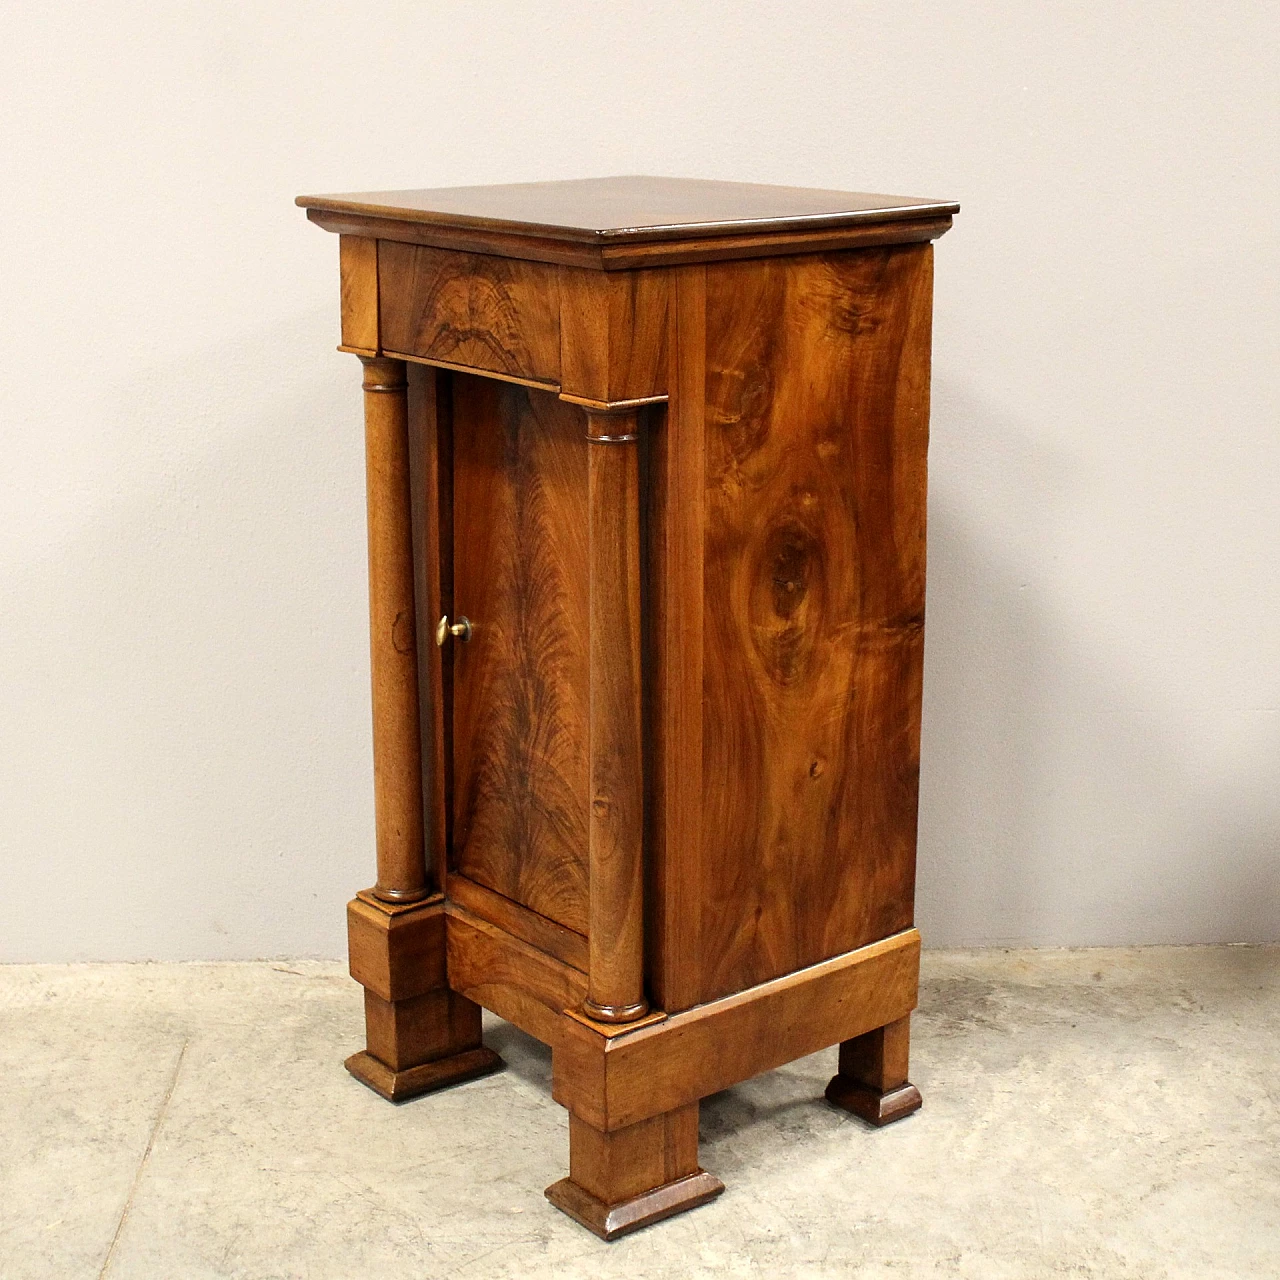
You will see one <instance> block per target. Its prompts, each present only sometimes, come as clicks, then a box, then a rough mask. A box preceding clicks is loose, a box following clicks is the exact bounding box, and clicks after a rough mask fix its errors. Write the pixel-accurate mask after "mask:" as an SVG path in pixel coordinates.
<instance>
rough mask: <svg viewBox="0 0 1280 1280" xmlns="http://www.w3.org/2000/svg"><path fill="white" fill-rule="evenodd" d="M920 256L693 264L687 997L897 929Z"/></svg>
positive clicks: (895, 251)
mask: <svg viewBox="0 0 1280 1280" xmlns="http://www.w3.org/2000/svg"><path fill="white" fill-rule="evenodd" d="M931 254H932V249H931V247H930V246H927V245H924V246H906V247H895V248H886V249H868V250H862V251H856V252H850V253H841V254H827V255H821V256H812V257H803V258H792V259H783V258H780V259H774V260H768V261H756V262H745V263H725V264H718V265H715V266H711V267H708V268H707V300H706V333H707V340H706V405H707V407H706V436H705V440H706V467H705V477H706V495H705V499H706V541H705V550H704V555H705V574H704V577H705V601H706V616H705V621H704V638H703V650H704V657H703V684H702V687H703V727H702V737H703V742H702V750H703V764H704V784H703V815H702V836H703V840H702V865H701V886H702V893H701V911H702V915H701V931H700V932H701V945H702V992H701V998H702V999H704V1000H707V999H713V998H716V997H718V996H722V995H725V994H727V993H729V992H732V991H736V990H739V989H741V988H743V987H746V986H750V985H752V984H754V983H758V982H764V981H767V980H768V979H770V978H774V977H776V976H778V975H780V974H783V973H787V972H789V971H791V970H793V969H797V968H799V967H801V966H804V965H808V964H813V963H815V962H816V961H818V960H821V959H823V958H825V957H828V956H832V955H836V954H839V953H841V952H844V951H848V950H851V949H853V948H855V947H860V946H863V945H865V944H867V943H869V942H872V941H874V940H876V939H879V938H884V937H886V936H888V935H889V934H892V933H895V932H897V931H898V930H901V929H905V928H907V927H908V926H909V925H910V924H911V921H912V908H913V897H914V889H915V837H916V799H917V784H918V776H919V742H920V693H921V668H922V659H923V624H924V568H925V560H924V546H925V458H926V451H927V444H928V385H929V343H930V308H931V290H932V257H931Z"/></svg>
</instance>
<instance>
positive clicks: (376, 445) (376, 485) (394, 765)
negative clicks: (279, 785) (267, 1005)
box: [360, 356, 429, 902]
mask: <svg viewBox="0 0 1280 1280" xmlns="http://www.w3.org/2000/svg"><path fill="white" fill-rule="evenodd" d="M360 362H361V364H363V365H364V423H365V481H366V489H367V496H368V512H369V658H370V666H371V669H372V676H373V789H374V813H375V821H376V826H377V856H378V883H377V885H376V886H375V887H374V889H373V893H374V896H375V897H377V898H380V899H382V900H383V901H384V902H417V901H418V900H419V899H421V898H425V897H426V896H427V894H428V892H429V886H428V884H427V866H426V857H425V851H424V845H423V812H422V739H421V736H420V734H419V730H418V653H417V644H416V641H415V628H414V598H413V538H412V527H411V523H410V517H409V436H408V407H407V402H406V398H405V396H406V383H405V367H404V362H403V361H402V360H387V359H383V358H380V357H370V356H361V357H360Z"/></svg>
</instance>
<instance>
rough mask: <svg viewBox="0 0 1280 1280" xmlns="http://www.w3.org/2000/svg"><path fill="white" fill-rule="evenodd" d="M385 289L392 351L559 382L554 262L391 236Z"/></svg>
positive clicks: (384, 261) (385, 250) (385, 324)
mask: <svg viewBox="0 0 1280 1280" xmlns="http://www.w3.org/2000/svg"><path fill="white" fill-rule="evenodd" d="M378 294H379V298H380V304H379V308H380V314H381V333H382V345H383V346H384V347H385V348H386V349H387V350H388V351H401V352H404V353H406V354H408V355H413V356H419V357H422V358H424V359H429V360H442V361H445V362H447V363H449V364H453V365H462V366H464V367H467V368H473V369H487V370H492V371H493V372H495V373H503V374H507V375H510V376H513V377H521V378H529V379H532V380H534V381H537V382H550V383H556V384H558V383H559V380H560V303H559V291H558V282H557V268H555V267H553V266H548V265H546V264H542V263H535V262H523V261H520V260H519V259H516V258H499V257H494V256H492V255H487V254H477V253H456V252H451V251H449V250H444V249H431V248H427V247H426V246H423V245H406V244H397V243H393V242H391V241H387V242H384V243H382V244H381V246H380V248H379V252H378Z"/></svg>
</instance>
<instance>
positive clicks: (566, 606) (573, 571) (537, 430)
mask: <svg viewBox="0 0 1280 1280" xmlns="http://www.w3.org/2000/svg"><path fill="white" fill-rule="evenodd" d="M453 440H454V487H453V503H454V572H453V601H454V612H455V614H456V615H460V616H465V617H467V618H469V619H470V620H471V623H472V627H473V632H472V638H471V639H470V640H469V641H467V642H465V643H463V642H459V641H453V642H451V648H452V650H453V682H454V683H453V705H454V736H453V753H454V830H453V864H452V865H453V867H454V868H456V870H458V871H460V872H461V873H462V874H463V875H465V876H467V877H469V878H470V879H472V880H474V881H476V883H478V884H481V885H484V886H485V887H486V888H488V889H492V890H493V891H494V892H495V893H500V894H502V895H504V896H505V897H507V898H510V899H512V900H513V901H514V902H518V903H520V904H521V905H523V906H526V907H528V908H529V909H530V910H532V911H536V912H537V913H538V914H539V915H543V916H546V917H547V918H548V919H550V920H554V921H555V922H556V923H557V924H560V925H563V926H564V927H565V928H567V929H572V930H574V931H575V932H577V933H581V934H585V933H586V932H587V805H588V797H589V789H588V786H589V784H588V777H587V716H588V702H587V698H588V689H587V654H588V591H587V583H588V574H587V556H588V540H587V527H588V517H587V448H588V446H587V441H586V433H585V429H584V422H583V417H582V413H581V411H580V410H578V409H576V408H574V407H572V406H570V405H565V404H562V403H560V402H559V401H558V400H556V399H555V398H554V397H553V396H551V395H549V394H544V393H541V392H536V391H527V390H525V389H524V388H522V387H517V386H512V385H510V384H506V383H498V382H494V381H490V380H488V379H481V378H475V377H469V376H465V375H456V376H455V378H454V391H453ZM597 447H599V446H597Z"/></svg>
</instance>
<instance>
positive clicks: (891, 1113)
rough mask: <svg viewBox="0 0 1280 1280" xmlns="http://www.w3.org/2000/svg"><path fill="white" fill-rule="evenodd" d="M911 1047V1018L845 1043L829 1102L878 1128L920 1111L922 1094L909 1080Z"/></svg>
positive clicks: (842, 1046)
mask: <svg viewBox="0 0 1280 1280" xmlns="http://www.w3.org/2000/svg"><path fill="white" fill-rule="evenodd" d="M910 1047H911V1019H910V1017H906V1018H902V1019H900V1020H899V1021H897V1022H891V1023H890V1024H889V1025H888V1026H887V1027H880V1028H878V1029H877V1030H875V1031H869V1032H867V1034H866V1035H863V1036H857V1037H855V1038H854V1039H852V1040H846V1041H844V1043H843V1044H841V1046H840V1067H839V1071H838V1072H837V1074H836V1075H834V1076H832V1077H831V1082H830V1083H829V1084H828V1085H827V1101H828V1102H830V1103H832V1104H834V1105H835V1106H837V1107H841V1108H843V1109H844V1110H845V1111H851V1112H853V1114H854V1115H856V1116H861V1118H862V1119H863V1120H865V1121H867V1123H868V1124H873V1125H875V1126H876V1127H877V1128H878V1127H880V1126H882V1125H886V1124H892V1123H893V1121H895V1120H901V1119H902V1117H903V1116H909V1115H910V1114H911V1113H912V1112H913V1111H917V1110H919V1108H920V1104H921V1101H922V1099H921V1097H920V1090H919V1089H917V1088H916V1087H915V1085H913V1084H912V1083H911V1082H910V1081H909V1080H908V1079H907V1059H908V1056H909V1053H910Z"/></svg>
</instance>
